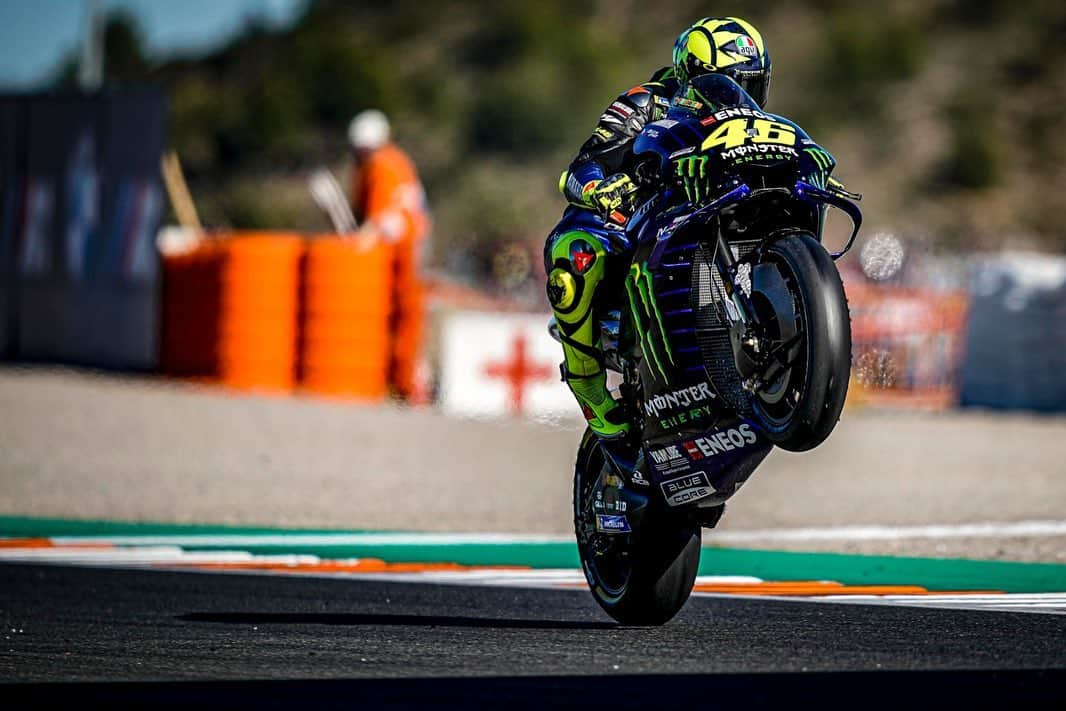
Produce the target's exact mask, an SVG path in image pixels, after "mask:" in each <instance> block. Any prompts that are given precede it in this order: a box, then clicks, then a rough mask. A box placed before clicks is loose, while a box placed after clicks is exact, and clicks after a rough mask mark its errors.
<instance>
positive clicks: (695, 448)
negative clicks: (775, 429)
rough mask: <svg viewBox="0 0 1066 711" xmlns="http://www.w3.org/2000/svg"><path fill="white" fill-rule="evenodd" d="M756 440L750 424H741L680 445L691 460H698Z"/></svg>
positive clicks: (729, 450) (757, 439)
mask: <svg viewBox="0 0 1066 711" xmlns="http://www.w3.org/2000/svg"><path fill="white" fill-rule="evenodd" d="M758 441H759V438H758V437H757V436H756V435H755V430H753V429H752V428H751V425H749V424H743V425H740V426H739V427H731V428H729V429H727V430H722V431H721V432H715V433H713V434H708V435H707V436H705V437H697V438H695V439H693V440H691V441H689V442H684V443H682V445H681V447H682V448H683V449H684V450H685V452H686V453H687V454H688V456H689V457H691V458H692V460H693V461H699V460H701V459H706V458H709V457H713V456H714V455H716V454H722V453H723V452H731V451H733V450H735V449H744V448H745V447H747V446H748V445H751V444H755V443H756V442H758Z"/></svg>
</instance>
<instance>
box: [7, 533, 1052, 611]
mask: <svg viewBox="0 0 1066 711" xmlns="http://www.w3.org/2000/svg"><path fill="white" fill-rule="evenodd" d="M378 534H384V535H385V536H386V537H387V536H388V535H389V534H401V535H402V536H403V537H404V539H405V540H404V542H395V543H391V542H386V543H381V542H373V541H368V542H367V543H366V544H363V543H359V542H354V543H352V544H344V545H313V544H312V545H308V544H302V543H300V537H301V536H309V535H325V536H353V537H358V536H359V535H366V536H378ZM258 535H263V536H266V535H269V536H271V537H272V538H274V539H276V538H278V537H284V536H287V535H291V536H292V537H293V542H292V543H291V544H287V543H277V542H275V543H272V544H270V545H257V544H254V543H253V544H250V545H245V544H242V545H239V546H235V545H233V543H226V542H222V541H219V542H217V543H212V542H203V543H202V544H201V543H200V542H197V543H195V544H193V545H190V544H188V543H182V547H183V548H184V549H186V550H189V551H197V550H200V551H204V550H218V549H227V550H232V549H235V548H236V549H238V550H242V551H247V552H249V553H253V554H258V555H280V554H302V555H314V556H318V557H320V558H326V559H344V558H381V559H383V560H386V561H388V562H392V563H410V562H423V563H435V562H448V563H460V564H463V565H528V566H530V567H533V568H577V567H579V565H580V563H579V561H578V555H577V547H576V546H575V545H574V544H573V543H571V542H563V541H547V542H525V541H516V542H511V541H506V540H501V541H500V542H485V543H478V542H439V541H434V540H433V539H434V538H437V539H439V538H441V535H440V534H419V533H413V532H407V531H341V530H326V529H277V528H246V527H236V526H210V525H184V524H174V525H171V524H155V523H126V522H115V521H79V520H69V519H45V518H25V517H8V516H0V537H9V538H24V537H27V538H52V537H65V536H75V537H111V536H162V537H166V536H174V537H187V536H204V537H210V536H258ZM423 535H424V536H425V541H420V540H419V537H420V536H423ZM475 535H476V534H475ZM378 537H380V536H378ZM699 573H700V575H751V576H755V577H758V578H762V579H764V580H781V581H787V580H833V581H836V582H840V583H843V584H845V585H920V586H923V587H925V588H928V589H929V590H960V591H961V590H989V591H992V590H996V591H1003V592H1012V593H1038V592H1066V565H1063V564H1058V563H1017V562H1007V561H988V560H962V559H957V558H908V557H900V556H867V555H845V554H838V553H796V552H784V551H768V550H753V549H743V548H717V547H704V548H703V554H702V556H701V559H700V570H699Z"/></svg>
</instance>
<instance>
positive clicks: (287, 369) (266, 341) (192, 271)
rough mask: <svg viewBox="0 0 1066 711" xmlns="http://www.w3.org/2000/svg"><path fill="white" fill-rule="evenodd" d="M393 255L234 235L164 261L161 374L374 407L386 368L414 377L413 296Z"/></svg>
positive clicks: (416, 292)
mask: <svg viewBox="0 0 1066 711" xmlns="http://www.w3.org/2000/svg"><path fill="white" fill-rule="evenodd" d="M394 251H395V250H394V248H393V247H392V246H390V245H388V244H379V245H375V246H373V247H369V248H366V247H363V246H360V245H359V244H358V243H357V242H354V241H352V240H348V239H344V238H340V237H336V236H333V235H322V236H317V237H310V238H301V237H299V236H297V235H295V234H288V233H253V234H244V233H238V234H233V235H219V236H217V237H216V238H214V239H212V240H210V241H207V242H204V243H203V244H201V245H199V246H198V247H196V248H195V249H194V250H193V251H192V252H189V253H186V254H179V255H168V256H166V257H165V258H164V280H163V283H164V292H163V334H162V353H161V363H162V369H163V371H164V372H165V373H168V374H170V375H175V376H179V377H188V378H198V379H206V380H209V381H215V382H221V383H224V384H227V385H230V386H234V387H239V388H255V389H267V390H275V391H294V390H297V389H299V390H304V391H307V392H312V393H320V394H328V395H344V396H351V397H358V398H362V399H367V400H381V399H383V398H384V397H385V396H386V395H387V394H388V392H389V389H390V370H391V372H392V373H393V374H395V372H396V371H397V370H399V371H400V372H401V374H402V375H404V376H405V377H406V378H407V379H408V380H410V379H412V377H413V376H412V375H411V373H412V372H413V370H414V368H415V364H416V363H417V362H418V358H419V356H420V349H421V342H420V341H421V332H422V328H423V322H424V317H423V315H422V305H423V298H422V288H421V286H420V284H419V283H418V280H417V279H415V278H414V275H412V274H407V273H406V272H405V271H401V272H400V276H401V277H402V278H403V282H404V286H403V290H402V291H400V290H399V284H398V282H397V275H398V272H397V264H396V262H395V261H394ZM392 385H395V382H394V381H393V382H392ZM397 390H400V391H402V388H397Z"/></svg>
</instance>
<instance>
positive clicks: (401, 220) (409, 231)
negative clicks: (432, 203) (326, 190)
mask: <svg viewBox="0 0 1066 711" xmlns="http://www.w3.org/2000/svg"><path fill="white" fill-rule="evenodd" d="M351 200H352V210H353V212H354V213H355V217H356V219H357V220H359V224H360V226H362V225H364V224H366V223H371V224H373V226H374V227H375V228H377V230H378V231H380V232H381V233H382V236H383V237H385V239H387V240H389V241H390V242H418V241H419V240H421V238H422V237H424V236H425V235H426V233H427V232H428V230H429V214H428V210H427V209H426V196H425V192H424V191H423V189H422V183H421V181H420V180H419V179H418V172H417V171H416V170H415V166H414V163H412V162H411V159H410V158H409V157H408V156H407V154H406V153H404V152H403V151H402V150H401V149H400V148H398V147H397V146H396V145H394V144H392V143H389V144H386V145H384V146H382V147H381V148H379V149H378V150H376V151H374V152H373V153H371V154H370V156H369V157H368V158H367V159H366V161H365V162H364V163H363V164H362V165H360V166H359V167H358V169H357V172H356V175H355V180H354V181H353V182H352V195H351Z"/></svg>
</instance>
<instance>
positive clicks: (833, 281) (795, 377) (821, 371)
mask: <svg viewBox="0 0 1066 711" xmlns="http://www.w3.org/2000/svg"><path fill="white" fill-rule="evenodd" d="M762 264H767V265H772V266H773V267H775V268H776V269H777V271H778V272H779V274H780V276H781V279H782V280H783V281H784V285H785V287H786V289H787V291H788V300H789V301H790V302H791V303H790V304H786V305H785V306H784V308H782V306H781V305H780V304H778V306H777V312H776V313H775V314H773V317H772V318H763V319H761V320H762V322H763V324H764V325H765V326H766V328H767V331H768V332H766V333H764V334H763V335H764V336H765V340H766V342H768V343H769V344H771V352H772V353H773V358H772V359H771V360H770V362H769V363H768V365H767V366H766V367H765V368H764V369H763V371H762V372H761V373H760V376H759V377H760V381H761V382H760V383H759V385H758V387H757V389H756V391H755V393H754V394H753V395H752V398H751V400H752V410H753V411H754V414H755V416H756V417H757V418H758V420H759V423H760V424H761V425H762V427H763V430H764V431H765V433H766V437H767V439H769V440H770V441H771V442H773V443H774V444H776V445H777V446H778V447H781V448H782V449H786V450H789V451H793V452H802V451H805V450H808V449H813V448H814V447H817V446H818V445H819V444H821V443H822V442H823V441H825V439H826V438H827V437H828V436H829V434H830V433H831V432H832V431H833V428H834V427H836V423H837V421H838V420H839V419H840V413H841V411H842V410H843V409H844V399H845V398H846V396H847V392H848V380H849V379H850V377H851V319H850V315H849V313H848V305H847V299H846V297H845V295H844V286H843V284H842V283H841V281H840V273H839V272H838V271H837V268H836V265H835V264H834V263H833V259H832V257H830V256H829V253H828V252H826V251H825V248H824V247H822V245H821V244H820V243H819V242H818V241H817V240H816V239H815V238H814V237H813V236H812V235H810V234H808V233H795V234H791V235H788V236H786V237H783V238H781V239H779V240H777V241H775V242H773V243H772V244H770V245H769V246H768V247H767V248H766V249H765V251H764V252H763V257H762V259H761V260H760V265H762ZM789 310H791V313H788V311H789ZM782 311H785V313H782Z"/></svg>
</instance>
